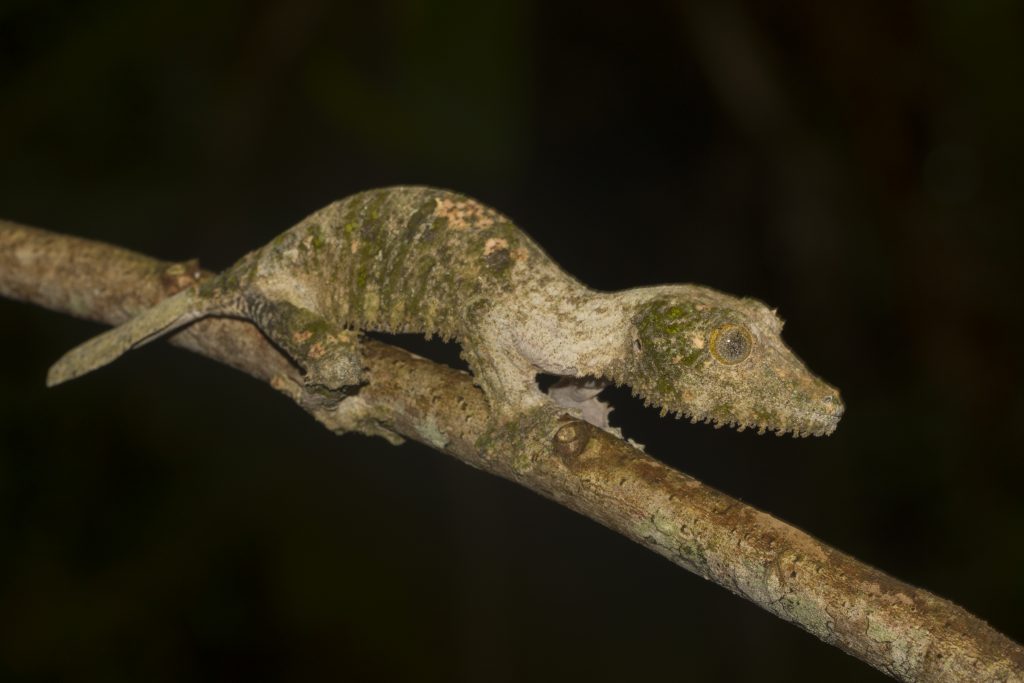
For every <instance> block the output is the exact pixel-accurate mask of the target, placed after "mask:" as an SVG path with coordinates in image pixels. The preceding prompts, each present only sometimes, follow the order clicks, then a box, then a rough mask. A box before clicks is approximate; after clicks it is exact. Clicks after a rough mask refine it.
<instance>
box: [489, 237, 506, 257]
mask: <svg viewBox="0 0 1024 683" xmlns="http://www.w3.org/2000/svg"><path fill="white" fill-rule="evenodd" d="M499 249H508V240H506V239H503V238H501V237H492V238H490V239H489V240H487V241H486V242H484V256H490V255H491V254H493V253H494V252H496V251H498V250H499Z"/></svg>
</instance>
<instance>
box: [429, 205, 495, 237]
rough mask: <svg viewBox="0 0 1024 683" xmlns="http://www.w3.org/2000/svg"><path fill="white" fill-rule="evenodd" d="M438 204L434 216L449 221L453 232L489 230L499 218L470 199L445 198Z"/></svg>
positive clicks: (490, 210)
mask: <svg viewBox="0 0 1024 683" xmlns="http://www.w3.org/2000/svg"><path fill="white" fill-rule="evenodd" d="M436 202H437V204H436V206H435V207H434V215H435V216H437V217H439V218H446V219H448V227H450V228H452V229H453V230H468V229H469V228H489V227H491V226H492V225H494V220H495V218H496V216H497V214H495V212H494V211H493V210H492V209H489V208H487V207H486V206H484V205H483V204H480V203H479V202H475V201H472V200H470V199H447V198H445V199H438V200H436Z"/></svg>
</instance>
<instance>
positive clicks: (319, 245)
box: [309, 223, 326, 251]
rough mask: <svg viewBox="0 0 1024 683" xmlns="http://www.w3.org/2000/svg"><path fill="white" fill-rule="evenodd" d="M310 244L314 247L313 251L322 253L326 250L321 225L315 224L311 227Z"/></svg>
mask: <svg viewBox="0 0 1024 683" xmlns="http://www.w3.org/2000/svg"><path fill="white" fill-rule="evenodd" d="M309 235H310V240H309V241H310V244H311V245H312V246H313V251H321V250H323V248H324V245H325V244H326V242H325V241H324V229H323V227H322V226H321V225H320V224H319V223H313V224H311V225H310V226H309Z"/></svg>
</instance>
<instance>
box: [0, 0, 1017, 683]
mask: <svg viewBox="0 0 1024 683" xmlns="http://www.w3.org/2000/svg"><path fill="white" fill-rule="evenodd" d="M1022 33H1024V10H1022V8H1021V6H1020V4H1019V3H1015V2H1010V1H999V0H992V1H990V2H979V3H970V2H957V1H953V0H948V1H947V0H943V1H938V2H927V3H924V2H920V3H892V2H884V1H882V0H874V1H869V2H856V3H853V2H849V3H819V2H813V1H812V0H790V1H788V2H777V3H759V2H752V1H744V0H731V1H729V2H710V1H709V2H707V3H621V2H620V3H602V2H551V3H548V2H532V3H531V2H520V1H517V0H495V1H489V2H477V1H471V0H451V1H448V2H380V3H372V2H363V3H328V2H322V1H320V0H294V1H292V2H287V3H285V2H281V3H269V2H249V3H244V2H228V1H226V0H223V1H218V2H199V1H198V0H187V1H178V2H172V1H170V0H149V1H147V2H135V3H130V2H91V3H58V2H44V1H41V2H27V1H22V2H10V1H8V2H4V3H2V4H0V214H2V215H3V216H5V217H7V218H10V219H13V220H19V221H22V222H25V223H29V224H33V225H39V226H42V227H48V228H52V229H55V230H59V231H63V232H68V233H73V234H77V235H83V236H88V237H91V238H95V239H99V240H105V241H109V242H112V243H116V244H119V245H123V246H127V247H130V248H134V249H137V250H139V251H142V252H145V253H147V254H151V255H154V256H159V257H163V258H168V259H185V258H189V257H193V256H199V257H200V258H201V260H202V262H203V264H204V265H205V266H206V267H209V268H214V269H218V268H223V267H225V266H227V265H229V264H230V263H231V262H232V261H234V260H235V259H236V258H237V257H239V256H240V255H241V254H243V253H245V252H246V251H248V250H250V249H252V248H254V247H256V246H258V245H260V244H262V243H264V242H266V241H268V240H269V239H270V238H271V237H273V236H274V235H275V234H277V233H279V232H281V231H282V230H283V229H285V228H286V227H288V226H289V225H291V224H292V223H293V222H295V221H296V220H298V219H299V218H301V217H302V216H303V215H305V214H307V213H309V212H310V211H312V210H313V209H315V208H317V207H319V206H321V205H323V204H326V203H327V202H328V201H330V200H333V199H335V198H339V197H342V196H345V195H348V194H350V193H352V192H355V191H358V190H362V189H366V188H370V187H376V186H384V185H388V184H396V183H425V184H433V185H440V186H444V187H450V188H453V189H458V190H460V191H462V192H465V193H468V194H471V195H473V196H475V197H477V198H479V199H481V200H484V201H486V202H488V203H490V204H492V205H494V206H496V207H498V208H500V209H501V210H503V211H504V212H505V213H507V214H509V215H511V216H512V217H513V218H515V219H516V220H517V222H518V223H519V224H520V225H521V226H523V227H524V228H525V229H526V230H527V231H528V232H530V233H531V234H532V235H533V236H534V237H535V238H536V239H537V240H538V241H539V242H540V243H541V244H542V245H543V246H544V247H545V248H546V249H547V250H548V251H549V253H550V254H551V255H552V256H553V257H554V258H555V259H556V260H557V261H558V262H559V263H561V264H562V265H563V266H564V267H565V268H566V269H567V270H568V271H570V272H571V273H573V274H575V275H576V276H577V277H579V278H580V279H582V280H583V281H584V282H587V283H588V284H590V285H592V286H595V287H598V288H602V289H618V288H624V287H629V286H635V285H646V284H658V283H663V282H676V281H691V282H700V283H703V284H707V285H711V286H714V287H717V288H720V289H722V290H725V291H729V292H734V293H740V294H746V295H753V296H756V297H758V298H761V299H763V300H765V301H767V302H769V303H771V304H772V305H774V306H777V307H778V308H779V310H780V313H781V314H782V316H783V317H785V318H786V319H787V321H788V324H787V327H786V339H787V341H788V342H789V343H790V345H791V346H792V347H793V348H794V349H795V350H796V351H797V353H799V354H800V355H801V356H802V357H803V358H804V359H805V360H806V361H807V362H808V364H809V365H810V366H811V367H812V368H813V369H814V370H815V371H816V372H818V373H820V374H821V375H822V376H823V377H825V378H826V379H828V380H829V381H830V382H832V383H834V384H836V385H837V386H839V387H840V388H841V389H842V391H843V396H844V399H845V401H846V403H847V415H846V417H845V418H844V419H843V422H842V423H841V424H840V427H839V430H838V431H837V433H836V434H835V435H833V436H832V437H830V438H827V439H807V440H793V439H789V438H785V439H779V438H776V437H758V436H756V435H755V434H751V433H742V434H738V433H735V432H728V431H715V430H713V429H711V428H710V427H706V426H703V425H698V426H691V425H689V424H686V423H681V422H676V421H673V420H660V419H658V417H657V415H656V413H655V412H654V411H650V410H644V409H643V408H642V407H641V406H639V405H638V404H637V403H636V402H635V401H633V400H632V399H630V398H629V397H628V396H625V395H623V394H621V393H620V394H615V395H614V396H613V398H614V400H615V401H616V403H617V405H618V406H619V410H618V412H617V413H616V415H617V416H618V417H619V419H620V422H621V423H622V424H623V425H624V426H625V428H626V431H627V433H628V434H629V435H631V436H633V437H634V438H636V439H638V440H640V441H642V442H644V443H646V444H648V446H649V449H650V451H651V452H652V453H653V454H654V455H655V456H656V457H659V458H661V459H663V460H664V461H666V462H668V463H670V464H671V465H673V466H675V467H678V468H679V469H682V470H684V471H686V472H688V473H690V474H693V475H694V476H696V477H698V478H700V479H702V480H703V481H705V482H707V483H708V484H711V485H713V486H716V487H718V488H720V489H722V490H724V491H726V492H727V493H729V494H731V495H734V496H737V497H739V498H742V499H743V500H745V501H748V502H749V503H751V504H753V505H756V506H758V507H760V508H762V509H764V510H767V511H769V512H771V513H772V514H775V515H777V516H779V517H781V518H782V519H784V520H786V521H788V522H790V523H793V524H795V525H797V526H799V527H801V528H803V529H806V530H807V531H809V532H810V533H812V534H814V535H815V536H818V537H820V538H822V539H823V540H825V541H826V542H827V543H829V544H832V545H834V546H835V547H838V548H840V549H842V550H843V551H846V552H848V553H851V554H853V555H855V556H857V557H858V558H860V559H862V560H864V561H866V562H868V563H870V564H873V565H875V566H878V567H880V568H882V569H884V570H886V571H888V572H890V573H892V574H894V575H896V576H898V577H899V578H902V579H905V580H907V581H910V582H912V583H914V584H917V585H920V586H922V587H925V588H927V589H930V590H932V591H935V592H937V593H938V594H940V595H942V596H944V597H947V598H950V599H952V600H954V601H956V602H958V603H960V604H962V605H964V606H965V607H967V608H968V609H970V610H971V611H973V612H975V613H976V614H978V615H980V616H982V617H983V618H985V619H987V620H989V621H990V622H991V623H992V624H993V625H994V626H995V627H997V628H999V629H1001V630H1003V631H1004V632H1005V633H1007V634H1008V635H1009V636H1011V637H1013V638H1015V639H1017V640H1021V639H1024V617H1022V614H1024V580H1022V570H1021V565H1022V560H1024V545H1022V532H1024V500H1022V497H1021V478H1022V475H1024V464H1022V459H1021V450H1022V449H1021V446H1020V441H1019V439H1020V429H1019V422H1020V421H1021V419H1022V417H1024V399H1022V398H1021V379H1022V375H1024V373H1022V367H1021V358H1020V350H1021V349H1020V340H1021V338H1022V335H1021V333H1022V329H1021V316H1020V313H1021V305H1020V297H1019V292H1020V286H1019V273H1018V272H1017V266H1018V264H1019V263H1020V260H1021V258H1020V255H1021V253H1022V250H1021V246H1022V245H1021V241H1022V240H1021V237H1020V231H1021V218H1022V216H1024V194H1022V192H1021V189H1022V187H1021V176H1022V171H1024V164H1022V162H1021V158H1022V155H1021V152H1022V145H1024V133H1022V130H1024V127H1022V126H1021V121H1024V87H1022V86H1024V35H1022ZM0 326H2V330H3V334H2V336H0V338H2V342H0V343H2V347H0V350H2V354H0V415H2V417H0V615H2V618H0V680H5V681H6V680H13V681H22V680H24V681H36V680H39V681H43V680H105V681H141V680H147V681H161V680H247V681H248V680H343V679H350V680H379V681H413V680H415V681H424V680H465V681H484V680H486V681H503V680H523V679H526V680H551V681H554V680H559V681H561V680H577V679H584V678H586V679H588V680H593V681H621V680H662V679H665V678H666V677H667V679H669V680H715V681H718V680H755V679H756V680H763V681H774V680H779V681H782V680H786V681H788V680H822V679H827V680H834V681H853V680H857V681H861V680H879V679H881V678H882V676H881V674H878V673H876V672H874V671H872V670H870V669H869V668H868V667H867V666H866V665H863V664H861V663H860V662H858V661H856V660H854V659H853V658H850V657H848V656H847V655H845V654H842V653H841V652H839V651H838V650H836V649H834V648H831V647H828V646H826V645H824V644H822V643H820V642H818V641H817V640H815V639H814V638H812V637H811V636H808V635H806V634H805V633H803V632H802V631H800V630H798V629H797V628H795V627H793V626H790V625H788V624H786V623H783V622H782V621H780V620H778V619H776V618H775V617H773V616H770V615H768V614H767V613H765V612H762V611H761V610H759V609H757V608H756V607H754V606H752V605H750V604H748V603H746V602H744V601H743V600H741V599H739V598H737V597H734V596H732V595H731V594H729V593H727V592H726V591H725V590H723V589H721V588H719V587H717V586H715V585H712V584H709V583H706V582H704V581H702V580H700V579H698V578H696V577H695V576H693V575H691V574H688V573H686V572H684V571H682V570H680V569H678V568H676V567H674V566H672V565H670V564H669V563H667V562H666V561H664V560H662V559H661V558H659V557H656V556H655V555H654V554H652V553H650V552H648V551H646V550H643V549H641V548H640V547H638V546H634V545H632V544H631V543H629V542H627V541H625V540H624V539H622V538H620V537H618V536H616V535H615V534H613V533H611V532H608V531H606V530H605V529H603V528H601V527H599V526H598V525H597V524H595V523H593V522H590V521H588V520H586V519H583V518H580V517H578V516H576V515H575V514H573V513H571V512H568V511H566V510H565V509H563V508H560V507H559V506H557V505H555V504H552V503H550V502H548V501H545V500H543V499H541V498H539V497H537V496H535V495H533V494H531V493H528V492H526V491H524V490H521V489H519V488H518V487H516V486H514V485H512V484H509V483H507V482H504V481H500V480H498V479H495V478H493V477H490V476H488V475H484V474H482V473H479V472H476V471H474V470H471V469H470V468H468V467H465V466H463V465H461V464H459V463H457V462H456V461H454V460H451V459H449V458H447V457H445V456H442V455H439V454H437V453H436V452H433V451H430V450H429V449H427V448H425V447H422V446H419V445H415V444H408V445H405V446H402V447H400V448H392V447H389V446H387V445H386V444H385V443H384V442H382V441H379V440H370V439H366V438H363V437H359V436H346V437H340V438H339V437H334V436H332V435H330V434H329V433H327V432H326V431H324V430H322V429H321V428H320V427H319V426H318V425H316V424H315V423H313V422H312V421H311V420H310V419H309V418H308V417H307V416H306V415H305V414H303V413H301V412H300V411H299V410H298V409H296V408H295V407H294V406H292V405H290V404H289V403H288V402H287V401H286V400H285V399H284V398H282V397H281V396H278V395H276V394H275V393H274V392H273V391H271V390H270V389H268V388H267V387H265V386H261V385H260V384H258V383H257V382H255V381H253V380H251V379H249V378H247V377H244V376H241V375H239V374H237V373H233V372H231V371H229V370H227V369H225V368H223V367H219V366H216V365H214V364H212V363H210V362H208V361H205V360H203V359H200V358H197V357H192V356H190V355H189V354H186V353H182V352H180V351H177V350H174V349H171V348H169V347H167V346H166V345H162V344H157V345H154V346H152V347H147V348H146V349H144V350H143V351H140V352H138V353H134V354H131V355H130V356H129V357H126V358H124V359H122V360H121V361H119V362H118V363H116V364H114V365H113V366H111V367H109V368H107V369H104V370H103V371H102V372H98V373H96V374H94V375H91V376H89V377H87V378H84V379H82V380H80V381H77V382H74V383H72V384H70V385H67V386H65V387H61V388H59V389H56V390H49V391H48V390H46V389H44V387H43V378H44V375H45V371H46V368H47V366H48V365H49V364H50V363H51V362H52V361H53V360H54V359H56V358H57V357H58V356H59V355H60V354H61V353H62V352H63V351H65V350H67V349H68V348H70V347H71V346H73V345H75V344H77V343H78V342H80V341H82V340H84V339H86V338H87V337H89V336H91V335H92V334H94V333H96V332H97V331H99V329H100V328H99V327H98V326H96V325H92V324H89V323H85V322H81V321H76V320H72V319H70V318H67V317H63V316H60V315H57V314H54V313H49V312H47V311H44V310H41V309H37V308H34V307H31V306H26V305H23V304H17V303H13V302H10V301H0ZM398 341H399V342H400V343H406V342H410V343H414V344H416V343H417V342H415V340H406V339H400V340H398ZM416 348H420V349H425V352H426V353H429V354H433V355H434V356H435V357H437V358H441V359H449V360H450V359H452V358H454V357H455V356H456V349H455V348H454V347H445V346H442V345H440V344H434V345H430V346H426V347H424V345H422V344H419V345H418V346H416Z"/></svg>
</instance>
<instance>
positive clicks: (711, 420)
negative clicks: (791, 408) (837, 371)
mask: <svg viewBox="0 0 1024 683" xmlns="http://www.w3.org/2000/svg"><path fill="white" fill-rule="evenodd" d="M670 413H671V414H672V415H675V417H676V419H683V418H686V419H688V420H689V421H690V423H691V424H697V423H699V422H702V423H704V424H709V425H711V426H712V427H714V428H715V429H721V428H722V427H730V428H732V429H735V430H736V431H737V432H743V431H746V430H748V429H756V430H757V433H758V434H766V433H768V432H773V433H774V434H775V435H776V436H785V435H786V434H790V435H792V436H793V438H804V437H808V436H828V435H830V434H831V433H832V432H834V431H835V430H836V425H837V424H838V423H839V420H838V419H832V418H827V419H823V420H816V421H806V422H789V423H786V424H777V423H767V422H745V421H742V420H735V419H729V418H717V417H713V416H710V415H694V414H690V413H687V412H684V411H679V412H673V411H670V410H667V409H665V408H662V409H661V414H662V416H665V415H668V414H670Z"/></svg>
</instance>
